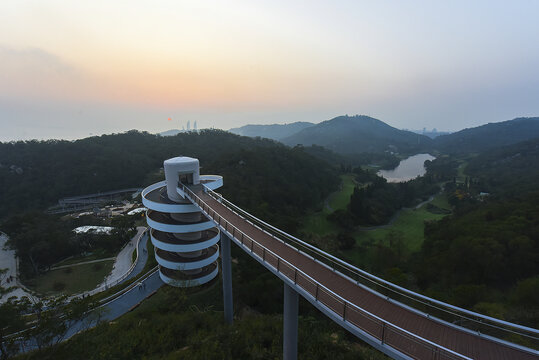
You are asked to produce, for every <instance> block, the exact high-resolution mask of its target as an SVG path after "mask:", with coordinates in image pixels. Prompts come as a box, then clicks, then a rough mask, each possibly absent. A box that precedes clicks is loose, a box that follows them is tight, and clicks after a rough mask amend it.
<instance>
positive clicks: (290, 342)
mask: <svg viewBox="0 0 539 360" xmlns="http://www.w3.org/2000/svg"><path fill="white" fill-rule="evenodd" d="M283 284H284V309H283V360H296V359H297V358H298V302H299V298H298V293H297V292H296V290H294V289H293V288H292V287H291V286H289V285H287V284H286V283H283Z"/></svg>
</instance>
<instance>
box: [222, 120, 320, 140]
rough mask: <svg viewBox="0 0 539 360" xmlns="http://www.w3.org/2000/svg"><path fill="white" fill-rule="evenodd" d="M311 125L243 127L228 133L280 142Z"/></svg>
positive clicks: (311, 124)
mask: <svg viewBox="0 0 539 360" xmlns="http://www.w3.org/2000/svg"><path fill="white" fill-rule="evenodd" d="M313 125H314V124H313V123H310V122H302V121H298V122H293V123H290V124H272V125H245V126H242V127H239V128H233V129H230V130H228V131H230V132H231V133H233V134H237V135H243V136H250V137H257V136H260V137H263V138H268V139H273V140H281V139H283V138H285V137H288V136H290V135H293V134H295V133H297V132H299V131H301V130H303V129H306V128H308V127H311V126H313Z"/></svg>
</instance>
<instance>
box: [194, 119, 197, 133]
mask: <svg viewBox="0 0 539 360" xmlns="http://www.w3.org/2000/svg"><path fill="white" fill-rule="evenodd" d="M193 130H195V131H197V121H196V120H195V122H194V123H193Z"/></svg>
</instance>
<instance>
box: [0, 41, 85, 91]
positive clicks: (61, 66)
mask: <svg viewBox="0 0 539 360" xmlns="http://www.w3.org/2000/svg"><path fill="white" fill-rule="evenodd" d="M0 64H2V66H0V96H2V97H3V98H7V99H10V98H11V99H21V98H24V99H32V98H34V99H42V100H46V99H73V98H82V97H84V96H88V88H89V87H90V88H91V86H89V85H91V83H92V81H90V79H89V77H88V76H87V75H86V74H85V73H84V71H82V70H81V69H78V68H77V67H75V66H73V65H71V64H69V63H68V62H66V61H64V60H63V59H61V58H60V57H58V56H56V55H54V54H52V53H50V52H47V51H45V50H43V49H40V48H24V49H17V48H12V47H8V46H3V45H0Z"/></svg>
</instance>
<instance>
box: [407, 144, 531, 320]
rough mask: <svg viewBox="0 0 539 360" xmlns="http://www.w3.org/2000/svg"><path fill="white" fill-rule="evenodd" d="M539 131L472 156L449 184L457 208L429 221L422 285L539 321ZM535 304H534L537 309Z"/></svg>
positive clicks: (420, 263)
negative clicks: (459, 178) (462, 176)
mask: <svg viewBox="0 0 539 360" xmlns="http://www.w3.org/2000/svg"><path fill="white" fill-rule="evenodd" d="M537 164H539V139H535V140H532V141H527V142H524V143H519V144H515V145H511V146H507V147H503V148H500V149H497V150H495V151H490V152H485V153H482V154H480V155H478V156H475V157H473V158H471V159H470V160H469V164H468V165H467V167H466V170H465V172H466V174H467V175H469V176H468V177H466V179H465V181H464V183H460V184H452V183H449V184H448V185H447V186H446V191H447V192H448V194H449V195H450V200H451V202H452V203H453V205H454V213H453V215H451V216H448V217H446V218H444V219H442V220H441V221H438V222H434V223H429V224H428V225H427V227H426V228H425V242H424V244H423V247H422V249H421V251H420V253H419V254H417V258H416V259H415V260H416V261H417V262H416V263H415V264H414V268H415V270H414V273H415V274H416V276H417V280H418V284H419V286H420V287H421V288H425V289H427V291H429V292H431V293H433V294H436V295H437V296H438V297H441V298H445V299H447V300H450V301H452V302H454V303H456V304H458V305H461V306H466V307H471V308H475V309H477V310H480V311H481V310H482V311H484V312H485V311H486V312H490V313H492V315H495V316H501V317H504V318H508V319H518V320H520V321H524V322H526V323H528V324H532V325H533V326H537V325H538V324H539V317H538V316H537V311H536V307H537V304H539V297H538V294H539V277H538V264H539V188H538V187H537V184H539V168H538V166H537ZM534 309H535V310H534Z"/></svg>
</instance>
